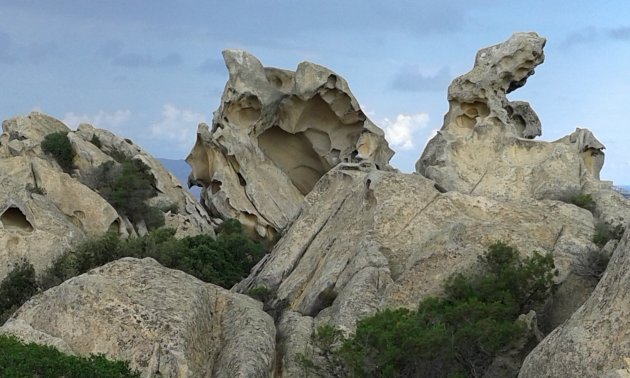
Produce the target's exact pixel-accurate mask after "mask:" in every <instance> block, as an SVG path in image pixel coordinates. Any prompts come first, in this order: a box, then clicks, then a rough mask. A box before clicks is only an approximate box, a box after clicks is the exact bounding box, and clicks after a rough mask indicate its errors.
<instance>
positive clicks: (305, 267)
mask: <svg viewBox="0 0 630 378" xmlns="http://www.w3.org/2000/svg"><path fill="white" fill-rule="evenodd" d="M592 233H593V217H592V215H591V213H590V212H588V211H586V210H584V209H580V208H578V207H576V206H573V205H568V204H565V203H563V202H559V201H552V200H546V201H531V200H528V201H515V200H512V201H505V200H503V201H500V200H495V199H489V198H486V197H480V196H469V195H465V194H461V193H458V192H448V193H440V192H439V191H438V190H437V189H436V188H435V186H434V182H432V181H430V180H428V179H426V178H424V177H422V176H420V175H411V174H401V173H396V172H387V171H380V170H376V169H373V168H370V166H369V165H367V164H363V165H360V164H340V165H339V166H337V167H336V168H334V169H332V170H331V171H330V172H328V173H327V174H326V175H325V176H324V177H323V178H322V179H321V180H320V181H319V182H318V183H317V185H316V186H315V188H314V189H313V190H312V191H311V193H309V194H308V195H307V196H306V198H305V203H304V205H303V207H302V209H301V211H300V215H299V216H298V217H297V219H296V220H295V221H294V222H293V223H292V224H291V227H290V228H289V229H288V231H287V233H286V235H284V237H283V238H281V239H280V241H279V242H278V244H277V245H276V246H275V248H274V249H273V251H272V252H271V255H270V256H269V257H268V258H267V259H265V260H263V261H262V262H261V263H260V264H259V265H258V266H256V267H255V268H254V269H253V270H252V275H251V276H250V277H249V278H247V279H246V280H244V281H242V282H241V283H239V284H238V285H237V286H236V287H235V290H237V291H240V292H246V291H247V290H250V289H251V288H255V287H259V286H265V287H267V288H269V289H270V290H272V291H273V292H275V293H276V300H275V306H280V308H281V306H282V305H283V303H285V304H286V306H287V310H291V311H293V312H294V315H292V316H293V318H295V316H297V315H301V316H304V317H309V318H313V324H314V326H312V327H317V326H318V325H321V324H325V323H330V324H333V325H335V326H337V327H340V328H341V329H343V330H346V331H353V330H354V326H355V322H356V320H357V319H360V318H362V317H365V316H367V315H370V314H373V313H374V312H375V311H377V310H379V309H384V308H389V307H401V306H402V307H410V308H413V307H415V306H417V304H418V302H419V301H420V300H421V299H423V298H425V297H427V296H429V295H433V294H438V293H440V292H441V290H442V287H443V284H444V282H445V280H446V279H447V278H448V277H450V276H451V275H452V274H454V273H457V272H465V271H469V270H474V269H476V267H477V265H476V264H477V257H478V256H479V255H481V254H482V253H483V252H484V251H485V250H486V249H487V247H488V246H489V245H491V244H492V243H494V242H496V241H504V242H506V243H508V244H511V245H513V246H515V247H517V248H518V249H519V251H520V252H521V253H522V254H523V255H531V254H533V253H537V252H538V253H543V254H551V255H553V256H554V259H555V261H556V264H557V266H558V269H559V270H560V275H559V277H558V280H559V281H560V282H561V281H562V280H564V279H565V277H566V276H567V275H568V274H569V273H570V271H571V270H572V264H573V263H574V262H575V260H576V257H577V256H578V255H580V254H584V253H588V252H590V251H593V250H595V249H597V247H596V246H595V245H594V244H593V243H592V242H591V241H590V239H591V237H592ZM296 322H297V323H296ZM283 324H284V323H283V322H281V323H279V325H278V327H279V328H278V332H279V334H280V335H281V336H282V335H287V336H286V337H287V338H286V339H281V341H282V343H281V348H283V350H297V351H301V350H303V349H304V348H306V347H307V345H304V343H303V340H304V339H305V338H306V339H308V335H309V334H310V332H311V330H312V329H313V328H312V327H307V326H305V325H304V324H302V322H301V321H298V320H296V319H293V320H292V321H291V322H289V323H287V327H288V326H289V325H291V324H294V325H295V324H302V325H300V326H291V328H290V329H289V328H287V329H285V328H283V327H284V326H283ZM308 324H310V323H308ZM295 332H302V333H304V332H306V335H305V334H301V336H300V335H298V334H295ZM289 335H290V336H289ZM292 340H296V341H295V342H294V341H292ZM300 340H301V341H300ZM287 343H288V344H287ZM287 366H293V365H290V364H289V365H287ZM287 369H289V368H287ZM290 369H294V367H292V368H290ZM291 371H293V370H291ZM283 376H290V373H289V370H287V371H285V372H284V375H283Z"/></svg>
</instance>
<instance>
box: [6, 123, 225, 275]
mask: <svg viewBox="0 0 630 378" xmlns="http://www.w3.org/2000/svg"><path fill="white" fill-rule="evenodd" d="M2 127H3V133H2V134H1V135H0V183H1V185H0V279H2V278H4V276H5V275H6V274H7V273H8V272H9V271H10V270H11V269H12V265H13V264H14V263H16V262H18V261H20V260H21V259H24V258H25V259H27V260H28V261H29V262H31V263H32V264H33V266H34V267H35V270H36V271H37V272H41V271H42V270H43V269H44V268H46V267H47V266H48V265H49V264H50V263H51V262H52V261H53V260H54V259H55V258H56V257H58V256H59V255H60V254H62V253H63V252H64V251H66V250H68V249H70V248H72V247H73V246H74V245H76V244H77V243H79V242H80V241H82V240H84V239H85V238H86V237H94V236H98V235H102V234H104V233H105V232H107V231H114V232H117V233H119V234H120V235H121V236H122V237H126V236H128V235H134V234H138V233H142V232H146V226H144V225H143V224H133V223H131V222H130V221H129V219H127V218H126V217H123V216H121V215H119V214H118V212H117V211H116V210H115V209H114V208H113V207H112V206H111V205H110V204H109V203H108V202H107V201H106V200H105V199H103V197H101V196H100V195H99V194H98V193H97V192H95V191H94V190H92V189H91V188H90V187H89V186H87V185H85V184H84V183H85V182H86V181H88V180H87V179H86V178H87V177H88V176H90V174H91V172H92V171H94V170H95V169H96V168H97V167H98V166H99V165H101V164H103V163H106V162H108V161H113V160H114V158H113V156H117V157H120V156H125V157H126V158H129V159H140V160H141V161H142V162H144V163H145V164H146V165H147V166H148V167H149V168H150V172H151V174H152V175H153V176H154V177H155V183H156V189H157V192H158V195H157V196H156V197H154V198H152V199H151V200H150V204H151V205H153V206H156V207H163V206H167V205H168V206H169V207H170V208H171V209H170V210H169V212H167V213H166V214H165V218H166V224H167V226H169V227H172V228H175V229H176V230H177V233H176V236H185V235H196V234H200V233H204V234H211V235H212V234H213V223H212V219H211V218H210V216H209V215H208V214H207V212H206V211H205V209H204V208H203V207H202V206H201V205H200V204H198V203H197V202H196V201H195V200H194V199H193V198H192V196H191V194H190V193H188V192H187V191H186V190H185V189H184V188H182V186H181V184H179V182H178V181H177V179H176V178H175V177H173V175H172V174H171V173H169V172H168V171H166V170H165V169H164V167H162V165H161V164H160V163H159V162H158V161H157V160H156V159H154V158H153V157H152V156H150V155H149V154H148V153H146V152H145V151H144V150H143V149H141V148H140V147H138V146H136V145H134V144H133V143H132V142H131V141H129V140H125V139H122V138H119V137H117V136H115V135H114V134H112V133H110V132H108V131H106V130H99V129H95V128H93V127H92V126H90V125H81V127H79V130H77V131H74V132H73V131H71V130H70V129H68V127H66V126H65V125H64V124H63V123H62V122H60V121H58V120H56V119H54V118H52V117H49V116H47V115H44V114H41V113H36V112H33V113H31V114H29V115H28V116H19V117H15V118H12V119H9V120H7V121H4V122H3V124H2ZM53 132H64V133H68V134H67V135H68V139H69V140H70V143H71V144H72V147H73V150H74V153H75V157H74V164H75V166H76V167H77V169H75V170H74V171H73V172H71V174H68V173H65V172H63V170H62V169H61V168H60V167H59V165H58V164H57V163H56V161H55V160H54V159H53V158H52V157H51V156H49V155H47V154H44V153H43V151H42V149H41V147H40V144H41V142H42V140H44V138H45V136H46V135H48V134H50V133H53ZM95 136H96V139H98V141H99V142H98V144H99V146H97V145H95V144H94V141H95V140H96V139H95V138H94V137H95Z"/></svg>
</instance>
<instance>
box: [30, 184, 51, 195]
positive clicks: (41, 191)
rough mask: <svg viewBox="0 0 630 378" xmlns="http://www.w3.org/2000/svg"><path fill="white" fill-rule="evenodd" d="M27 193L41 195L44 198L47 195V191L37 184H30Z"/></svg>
mask: <svg viewBox="0 0 630 378" xmlns="http://www.w3.org/2000/svg"><path fill="white" fill-rule="evenodd" d="M26 191H27V192H29V193H33V194H41V195H43V196H44V195H46V190H45V189H44V188H42V187H40V186H39V185H37V183H35V185H33V184H31V183H30V182H29V183H28V184H26Z"/></svg>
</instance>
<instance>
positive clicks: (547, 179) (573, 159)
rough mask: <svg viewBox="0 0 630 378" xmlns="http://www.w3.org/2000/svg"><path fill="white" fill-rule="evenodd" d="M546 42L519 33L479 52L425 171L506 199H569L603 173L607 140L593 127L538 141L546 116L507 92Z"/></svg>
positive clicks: (462, 188) (444, 182) (539, 57)
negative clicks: (542, 118) (601, 139)
mask: <svg viewBox="0 0 630 378" xmlns="http://www.w3.org/2000/svg"><path fill="white" fill-rule="evenodd" d="M545 42H546V41H545V39H544V38H542V37H539V36H538V35H537V34H536V33H516V34H514V35H512V37H510V38H509V39H508V40H507V41H505V42H503V43H500V44H498V45H495V46H491V47H488V48H485V49H482V50H480V51H479V52H478V53H477V57H476V59H475V65H474V67H473V69H472V70H471V71H470V72H468V73H466V74H465V75H462V76H460V77H458V78H456V79H455V80H453V82H452V83H451V85H450V86H449V88H448V102H449V110H448V113H447V114H446V116H445V117H444V125H443V126H442V129H441V130H440V131H439V132H438V134H437V135H436V136H435V137H434V138H433V139H431V141H430V142H429V143H428V145H427V147H426V149H425V150H424V152H423V154H422V156H421V157H420V159H419V160H418V162H417V163H416V171H417V172H418V173H420V174H422V175H424V176H426V177H428V178H430V179H433V180H435V181H436V182H437V183H438V184H439V185H440V186H441V187H443V188H444V189H445V190H456V191H459V192H462V193H467V194H473V195H482V196H492V197H497V196H498V197H503V198H534V199H564V200H566V199H569V198H570V197H572V196H575V195H577V194H580V193H582V189H583V186H584V180H585V179H588V178H592V179H595V180H598V179H599V172H600V170H601V168H602V165H603V162H604V154H603V149H604V146H603V145H602V144H601V143H600V142H599V141H598V140H597V139H596V138H595V137H594V136H593V134H592V133H591V132H590V131H589V130H586V129H577V130H576V131H575V132H574V133H572V134H571V135H569V136H566V137H564V138H562V139H560V140H558V141H555V142H544V141H538V140H534V138H535V137H537V136H539V135H541V133H542V129H541V124H540V120H539V119H538V116H537V115H536V113H535V112H534V110H533V109H532V108H531V107H530V105H529V104H528V103H527V102H523V101H509V100H508V99H507V97H506V94H507V93H509V92H511V91H513V90H515V89H517V88H519V87H521V86H523V85H524V84H525V82H526V80H527V78H528V77H529V76H531V75H532V74H533V73H534V68H535V67H536V66H538V65H539V64H541V63H542V62H543V61H544V52H543V47H544V46H545Z"/></svg>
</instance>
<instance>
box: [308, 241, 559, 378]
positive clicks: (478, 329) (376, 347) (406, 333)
mask: <svg viewBox="0 0 630 378" xmlns="http://www.w3.org/2000/svg"><path fill="white" fill-rule="evenodd" d="M479 260H480V263H481V264H482V266H483V272H482V273H481V274H473V275H463V274H457V275H454V276H453V277H451V278H450V279H449V280H448V282H447V283H446V287H445V295H444V297H441V298H427V299H425V300H423V301H422V302H420V304H419V306H418V308H417V309H416V310H409V309H386V310H384V311H381V312H378V313H377V314H375V315H373V316H370V317H367V318H364V319H361V320H359V321H358V322H357V329H356V333H355V334H354V335H352V336H350V337H348V338H342V339H341V340H340V341H338V340H335V334H331V331H330V330H326V329H322V328H320V329H318V330H317V331H316V332H315V333H314V336H313V337H319V338H320V339H321V338H322V337H323V340H328V341H330V340H332V343H329V342H325V343H324V344H323V345H318V343H317V342H315V341H314V343H313V344H314V346H315V347H316V348H317V349H319V350H320V352H319V354H320V355H322V356H326V354H328V355H329V357H328V358H326V357H325V358H324V359H325V360H326V361H327V362H330V363H332V364H333V367H334V368H335V369H336V370H335V371H336V372H337V374H339V376H343V375H348V376H353V377H468V376H469V377H477V376H481V375H483V372H484V371H485V370H486V369H487V368H488V366H489V365H490V364H491V362H492V360H493V359H494V358H495V357H496V356H497V355H498V354H499V353H500V352H501V351H503V350H505V349H506V348H508V347H509V346H510V344H511V343H512V342H514V341H515V340H519V339H521V338H523V337H524V336H525V327H524V325H523V324H521V323H520V322H518V321H516V319H517V317H518V316H519V315H520V314H522V313H524V312H527V311H528V310H529V309H530V308H531V307H532V306H533V305H535V304H536V303H538V302H540V301H543V300H544V299H546V298H547V297H548V296H549V295H550V293H551V289H552V286H553V277H554V275H555V274H557V272H556V271H555V270H554V268H555V267H554V263H553V259H552V258H551V257H550V256H548V255H545V256H543V255H539V254H535V255H534V256H532V257H529V258H525V259H522V258H521V257H520V256H519V254H518V251H517V250H516V249H514V248H512V247H510V246H508V245H506V244H504V243H495V244H493V245H492V246H490V247H489V249H488V251H487V252H486V253H485V254H484V255H483V256H481V257H480V258H479ZM328 327H329V326H328ZM320 344H321V342H320ZM335 344H337V345H339V346H338V347H337V348H336V349H334V348H333V349H334V350H333V351H332V352H331V351H330V350H331V348H332V345H335ZM331 353H332V354H331ZM335 359H337V360H335ZM298 360H299V361H300V362H301V363H302V365H303V366H304V367H305V368H307V369H308V370H312V371H313V370H315V371H316V370H317V369H318V367H317V364H315V363H313V360H310V359H308V358H306V357H305V355H303V354H302V355H300V356H299V357H298ZM336 361H337V362H336ZM309 362H310V365H309ZM313 366H315V367H313ZM329 369H330V368H329ZM339 372H344V373H343V374H341V373H339Z"/></svg>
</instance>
